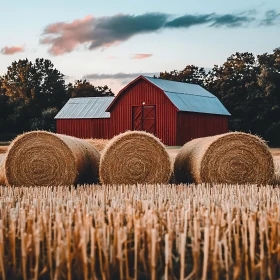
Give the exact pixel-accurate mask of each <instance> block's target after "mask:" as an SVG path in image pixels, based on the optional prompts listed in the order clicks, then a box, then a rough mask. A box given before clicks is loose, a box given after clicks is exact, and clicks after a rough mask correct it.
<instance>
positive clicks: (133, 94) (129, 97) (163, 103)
mask: <svg viewBox="0 0 280 280" xmlns="http://www.w3.org/2000/svg"><path fill="white" fill-rule="evenodd" d="M106 111H107V112H110V113H111V117H110V119H111V120H110V134H111V137H112V136H114V135H117V134H119V133H121V132H124V131H126V130H145V131H147V132H150V133H153V134H155V135H156V136H157V137H159V138H160V139H161V140H162V141H163V143H164V144H166V145H169V146H179V145H183V144H184V143H186V142H187V141H189V140H191V139H194V138H199V137H205V136H212V135H216V134H221V133H225V132H227V131H228V117H229V116H230V113H229V112H228V111H227V109H226V108H225V107H224V106H223V104H222V103H221V102H220V101H219V99H218V98H217V97H216V96H214V95H213V94H211V93H210V92H208V91H207V90H205V89H204V88H203V87H201V86H199V85H194V84H188V83H180V82H174V81H167V80H163V79H157V78H151V77H146V76H140V77H138V78H137V79H135V80H134V81H132V82H131V83H129V84H128V85H127V86H126V87H124V88H123V89H122V90H121V91H120V92H119V93H118V95H117V96H116V97H115V99H114V100H113V102H112V103H111V104H110V106H109V107H108V109H107V110H106Z"/></svg>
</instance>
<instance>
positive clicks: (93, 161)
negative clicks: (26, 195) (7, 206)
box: [4, 131, 100, 186]
mask: <svg viewBox="0 0 280 280" xmlns="http://www.w3.org/2000/svg"><path fill="white" fill-rule="evenodd" d="M99 161H100V155H99V153H98V151H97V150H96V149H95V148H94V147H93V146H92V145H90V144H89V143H87V142H86V141H83V140H81V139H78V138H74V137H71V136H66V135H60V134H53V133H50V132H45V131H36V132H28V133H25V134H22V135H20V136H18V137H17V138H16V139H15V140H14V141H13V142H12V143H11V145H10V147H9V149H8V151H7V155H6V159H5V162H4V173H5V178H6V183H7V184H8V185H14V186H35V185H37V186H44V185H49V186H54V185H55V186H57V185H74V184H84V183H96V182H97V181H98V168H99Z"/></svg>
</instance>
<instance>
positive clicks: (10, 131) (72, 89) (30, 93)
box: [0, 58, 114, 141]
mask: <svg viewBox="0 0 280 280" xmlns="http://www.w3.org/2000/svg"><path fill="white" fill-rule="evenodd" d="M113 95H114V94H113V93H112V91H111V89H110V88H109V87H108V86H106V85H105V86H94V85H92V84H91V83H90V82H88V81H86V80H76V81H75V83H74V84H72V83H68V84H66V83H65V79H64V75H63V74H62V73H61V72H60V71H58V70H57V69H56V68H54V65H53V63H52V62H51V61H50V60H48V59H43V58H41V59H39V58H38V59H36V60H35V62H34V63H32V62H31V61H29V60H28V59H24V60H19V61H15V62H13V63H12V65H11V66H9V67H8V69H7V72H6V74H4V75H3V76H0V141H1V140H2V141H3V140H10V139H11V138H13V137H14V136H16V135H17V134H18V133H22V132H24V131H30V130H40V129H42V130H50V131H55V121H54V117H55V115H56V114H57V113H58V111H59V110H60V109H61V108H62V107H63V105H64V104H65V103H66V102H67V101H68V99H69V98H74V97H90V96H95V97H102V96H113Z"/></svg>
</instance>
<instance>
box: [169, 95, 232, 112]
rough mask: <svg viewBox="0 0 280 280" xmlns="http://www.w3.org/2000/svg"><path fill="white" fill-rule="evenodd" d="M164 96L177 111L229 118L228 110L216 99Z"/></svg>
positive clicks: (194, 96) (192, 96)
mask: <svg viewBox="0 0 280 280" xmlns="http://www.w3.org/2000/svg"><path fill="white" fill-rule="evenodd" d="M165 94H166V95H167V96H168V98H169V99H170V100H171V102H172V103H173V104H174V105H175V106H176V107H177V108H178V110H179V111H186V112H196V113H206V114H217V115H226V116H230V113H229V112H228V110H227V109H226V108H225V107H224V106H223V104H222V103H221V102H220V100H219V99H218V98H216V97H214V96H213V97H202V96H196V95H191V94H183V93H174V92H167V91H165Z"/></svg>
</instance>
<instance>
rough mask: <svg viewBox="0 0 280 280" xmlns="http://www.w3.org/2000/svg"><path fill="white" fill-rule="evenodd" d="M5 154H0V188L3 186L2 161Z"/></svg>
mask: <svg viewBox="0 0 280 280" xmlns="http://www.w3.org/2000/svg"><path fill="white" fill-rule="evenodd" d="M5 156H6V155H5V154H0V186H1V185H4V184H5V174H4V169H3V167H4V161H5Z"/></svg>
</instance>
